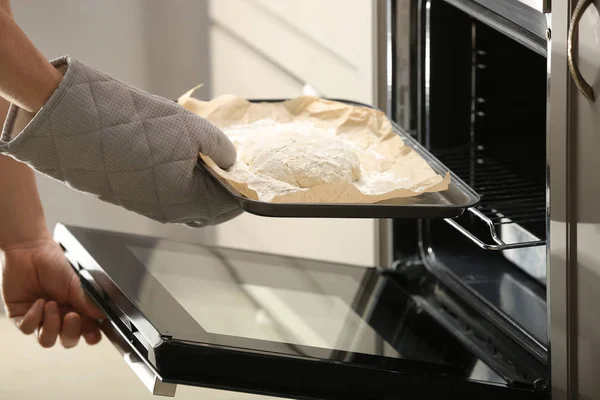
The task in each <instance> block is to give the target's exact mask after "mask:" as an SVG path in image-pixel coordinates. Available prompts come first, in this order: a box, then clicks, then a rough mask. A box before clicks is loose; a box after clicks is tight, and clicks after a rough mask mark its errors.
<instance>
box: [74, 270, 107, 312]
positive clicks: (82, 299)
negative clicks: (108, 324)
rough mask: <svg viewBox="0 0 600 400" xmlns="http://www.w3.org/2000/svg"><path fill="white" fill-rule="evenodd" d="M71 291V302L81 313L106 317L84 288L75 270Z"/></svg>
mask: <svg viewBox="0 0 600 400" xmlns="http://www.w3.org/2000/svg"><path fill="white" fill-rule="evenodd" d="M69 293H70V296H69V303H70V304H71V305H72V306H73V307H74V308H75V310H77V311H78V312H79V314H81V315H82V316H86V317H91V318H93V319H103V318H105V315H104V313H103V312H102V311H101V310H100V309H99V308H98V307H97V306H96V304H95V303H94V302H93V300H92V299H90V298H89V297H88V295H87V294H86V293H85V290H83V287H82V286H81V282H80V281H79V277H78V276H77V275H76V274H75V272H73V278H72V279H71V288H70V291H69Z"/></svg>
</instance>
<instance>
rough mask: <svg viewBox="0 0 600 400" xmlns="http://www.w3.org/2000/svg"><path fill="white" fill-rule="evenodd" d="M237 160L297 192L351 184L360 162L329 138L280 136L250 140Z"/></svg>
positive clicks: (348, 150) (315, 135) (352, 152)
mask: <svg viewBox="0 0 600 400" xmlns="http://www.w3.org/2000/svg"><path fill="white" fill-rule="evenodd" d="M240 158H241V159H242V161H244V162H245V163H246V164H247V165H248V166H249V168H250V171H252V172H254V173H256V174H261V175H266V176H270V177H272V178H275V179H277V180H280V181H283V182H286V183H289V184H290V185H294V186H297V187H300V188H307V189H308V188H312V187H315V186H319V185H324V184H335V183H338V184H341V183H353V182H354V181H357V180H358V179H359V178H360V161H359V159H358V156H357V155H356V153H354V151H352V149H350V148H348V147H347V146H346V145H345V143H344V142H343V141H342V140H341V139H338V138H335V137H331V135H319V134H313V135H311V134H294V133H279V134H277V135H276V136H271V137H269V138H268V140H265V138H262V140H260V138H259V137H258V136H253V137H249V138H248V140H247V141H246V143H244V146H243V147H242V148H241V149H240Z"/></svg>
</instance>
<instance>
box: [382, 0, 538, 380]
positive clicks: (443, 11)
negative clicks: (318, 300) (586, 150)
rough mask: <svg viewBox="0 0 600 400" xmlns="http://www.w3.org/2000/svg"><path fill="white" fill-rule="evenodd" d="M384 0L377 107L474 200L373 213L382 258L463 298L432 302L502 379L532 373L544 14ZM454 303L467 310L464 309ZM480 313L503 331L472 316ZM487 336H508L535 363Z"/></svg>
mask: <svg viewBox="0 0 600 400" xmlns="http://www.w3.org/2000/svg"><path fill="white" fill-rule="evenodd" d="M387 7H388V9H387V10H386V12H389V13H391V14H392V15H395V16H396V17H395V18H393V19H390V20H389V22H388V24H389V32H391V35H390V36H389V40H390V42H391V45H390V48H391V49H392V51H389V52H388V53H386V54H387V57H388V58H389V60H388V61H389V63H388V64H391V65H392V66H393V67H392V68H393V71H395V73H394V74H391V78H390V79H389V80H388V82H387V85H386V88H387V90H386V92H385V94H386V99H385V100H386V106H387V112H388V114H389V115H391V116H393V118H394V119H395V120H396V121H398V122H399V123H401V124H403V127H404V128H405V130H407V131H409V132H411V133H412V134H413V135H414V136H415V137H416V138H418V140H419V141H420V142H421V143H423V144H424V145H425V146H426V147H427V148H428V149H429V150H430V151H431V152H432V153H433V154H434V155H435V156H436V157H437V158H438V159H439V160H440V161H442V162H443V163H444V164H445V165H446V166H447V167H448V168H450V169H451V170H452V171H453V172H454V173H456V174H457V175H458V176H459V177H460V178H462V179H463V180H464V181H465V182H466V183H467V184H468V185H469V186H470V187H471V188H473V189H474V190H475V191H476V192H477V193H478V194H479V195H480V197H481V202H480V203H479V204H478V205H477V206H476V207H472V208H470V209H468V210H467V211H466V212H465V213H464V214H463V215H462V216H461V217H459V218H455V219H446V220H431V221H430V220H422V221H408V220H395V221H384V222H381V223H380V227H379V229H380V238H381V239H382V240H381V243H382V247H381V248H380V249H379V251H380V260H382V262H383V263H384V264H387V266H388V267H389V268H390V269H391V270H393V271H396V272H397V273H398V275H399V276H413V275H417V276H420V274H421V273H425V274H431V275H432V276H434V277H435V278H436V279H437V280H438V281H439V285H440V289H439V290H441V291H444V292H446V291H447V292H451V293H453V294H454V295H457V296H458V297H459V298H460V301H461V302H462V303H463V304H456V303H454V301H452V300H449V301H448V304H446V300H443V296H442V297H440V300H439V301H440V302H439V304H437V306H438V307H439V313H440V318H442V319H443V320H444V321H445V323H447V324H448V325H449V326H452V329H453V330H454V331H455V332H457V335H460V336H461V337H462V338H463V340H465V341H466V342H467V343H469V346H471V347H472V348H474V349H477V354H478V355H479V356H480V357H482V359H483V360H486V362H489V363H491V364H492V365H496V367H497V368H498V369H502V370H504V371H506V372H507V373H508V371H510V373H508V374H509V376H510V378H509V379H514V380H523V381H528V380H532V376H533V377H534V379H533V381H536V380H539V382H542V381H544V380H545V379H546V378H545V376H546V375H547V371H546V370H545V369H546V368H547V366H548V359H549V358H548V334H547V321H548V315H547V302H546V278H547V276H546V265H547V263H546V250H547V248H546V247H547V246H546V243H547V226H548V225H547V212H548V211H547V185H546V179H547V178H546V175H547V165H548V164H547V160H546V151H547V145H546V131H547V129H546V128H547V123H546V121H547V85H548V74H547V64H548V59H547V37H548V35H549V33H548V32H549V30H548V24H547V20H546V15H544V14H543V13H542V12H540V11H538V10H536V9H535V8H532V7H530V6H527V5H523V4H522V2H520V1H518V0H514V1H487V0H477V1H470V0H446V1H436V0H425V1H421V2H415V1H396V2H389V3H388V4H387ZM442 287H443V289H442ZM464 306H467V308H469V309H471V310H473V312H474V313H475V315H477V316H475V317H474V316H471V317H469V318H467V319H465V311H464V308H463V307H464ZM481 320H484V321H485V324H490V325H491V326H493V329H494V330H496V329H497V330H498V332H502V334H498V333H492V332H487V331H486V329H485V328H482V327H479V326H477V325H478V322H477V321H481ZM472 324H474V325H472ZM458 332H460V333H458ZM504 335H506V336H504ZM497 340H501V341H503V340H509V341H510V342H514V343H518V344H519V346H520V348H521V350H523V351H524V352H525V353H526V354H527V355H528V356H531V362H532V363H533V364H529V363H527V362H522V361H519V360H516V359H515V358H514V357H513V356H511V354H509V353H510V352H511V351H512V350H508V349H509V348H505V349H506V351H508V352H509V353H506V352H505V351H504V350H501V348H503V345H502V344H497V343H496V341H497ZM531 365H537V368H539V369H537V370H536V369H535V368H533V367H532V366H531ZM521 368H525V369H528V370H522V369H521ZM531 368H533V369H531ZM533 371H536V372H533ZM532 373H533V375H532ZM504 377H505V378H507V377H508V376H506V375H505V376H504Z"/></svg>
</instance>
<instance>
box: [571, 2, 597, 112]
mask: <svg viewBox="0 0 600 400" xmlns="http://www.w3.org/2000/svg"><path fill="white" fill-rule="evenodd" d="M593 3H594V0H579V2H578V3H577V7H575V11H573V17H572V18H571V24H570V26H569V36H568V39H567V60H568V62H569V71H571V77H573V81H574V82H575V85H577V88H578V89H579V91H580V92H581V93H582V94H583V95H584V96H585V98H586V99H588V100H589V101H591V102H592V103H593V102H594V101H595V95H594V89H592V87H591V86H590V85H589V84H588V83H587V82H586V80H585V78H584V77H583V76H582V75H581V72H580V71H579V66H578V64H577V60H576V58H577V55H576V54H574V53H575V47H577V37H576V36H577V34H578V33H579V21H580V20H581V17H582V16H583V14H584V13H585V10H587V9H588V7H589V6H590V5H592V4H593Z"/></svg>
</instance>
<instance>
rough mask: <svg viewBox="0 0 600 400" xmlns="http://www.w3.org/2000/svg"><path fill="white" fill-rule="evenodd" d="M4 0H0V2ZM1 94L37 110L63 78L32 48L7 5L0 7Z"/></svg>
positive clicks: (1, 4) (4, 0) (24, 106)
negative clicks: (7, 9)
mask: <svg viewBox="0 0 600 400" xmlns="http://www.w3.org/2000/svg"><path fill="white" fill-rule="evenodd" d="M4 5H6V6H7V7H8V2H7V1H6V0H0V6H4ZM0 60H3V61H2V62H1V63H0V96H2V97H4V98H5V99H7V100H9V101H11V102H13V103H15V104H16V105H18V106H19V107H21V108H23V109H25V110H27V111H29V112H37V111H38V110H39V109H40V108H41V107H42V106H43V105H44V103H45V102H46V100H48V98H49V97H50V95H51V94H52V93H53V92H54V90H55V89H56V87H57V86H58V85H59V83H60V81H61V80H62V74H61V73H60V72H59V71H57V70H56V69H55V68H54V67H53V66H52V65H50V63H49V62H48V60H46V59H45V58H44V56H43V55H42V54H41V53H40V52H39V51H38V50H37V49H36V48H35V46H34V45H33V44H32V43H31V41H30V40H29V39H28V38H27V36H26V35H25V33H23V31H22V30H21V29H20V28H19V27H18V26H17V24H16V23H15V21H14V20H13V19H12V18H11V16H10V14H9V12H8V11H6V9H4V8H2V7H0Z"/></svg>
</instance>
